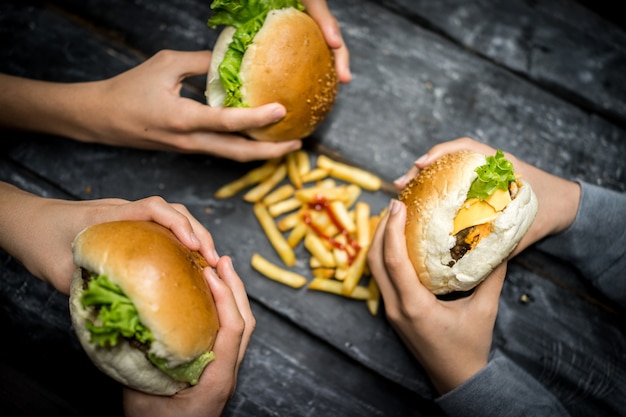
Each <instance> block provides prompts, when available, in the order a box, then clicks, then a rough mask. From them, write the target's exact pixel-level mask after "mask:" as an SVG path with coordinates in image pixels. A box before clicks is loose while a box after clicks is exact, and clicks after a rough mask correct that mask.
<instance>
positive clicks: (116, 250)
mask: <svg viewBox="0 0 626 417" xmlns="http://www.w3.org/2000/svg"><path fill="white" fill-rule="evenodd" d="M72 251H73V256H74V262H75V264H76V266H77V268H76V271H75V273H74V277H73V279H72V284H71V287H70V299H69V303H70V304H69V306H70V316H71V319H72V325H73V327H74V331H75V332H76V335H77V337H78V340H79V341H80V344H81V345H82V347H83V349H84V350H85V352H86V353H87V356H88V357H89V358H90V359H91V361H92V362H93V363H94V364H95V365H96V366H97V367H98V368H99V369H100V370H101V371H102V372H104V373H105V374H107V375H109V376H110V377H112V378H113V379H115V380H117V381H118V382H120V383H121V384H123V385H126V386H128V387H130V388H133V389H136V390H139V391H143V392H146V393H149V394H156V395H172V394H175V393H176V392H178V391H179V390H181V389H183V388H186V387H189V386H191V385H195V384H196V383H197V382H198V379H199V378H200V375H201V374H202V371H203V370H204V368H205V367H206V365H207V364H208V363H209V362H211V361H212V360H213V359H214V358H215V355H214V353H213V351H212V348H213V344H214V342H215V338H216V335H217V332H218V329H219V320H218V315H217V310H216V307H215V302H214V300H213V296H212V294H211V292H210V289H209V287H208V284H207V283H206V281H205V279H204V277H203V274H202V269H203V268H205V267H206V266H207V262H206V260H205V259H204V258H203V257H202V256H201V255H200V254H199V253H198V252H195V251H190V250H189V249H188V248H187V247H185V246H184V245H183V244H182V243H181V242H180V241H179V240H178V239H177V238H176V236H175V235H174V234H173V233H172V232H171V231H170V230H169V229H167V228H165V227H163V226H161V225H159V224H157V223H154V222H150V221H117V222H109V223H101V224H96V225H93V226H90V227H88V228H86V229H85V230H83V231H82V232H80V233H79V234H78V235H77V236H76V238H75V239H74V241H73V243H72Z"/></svg>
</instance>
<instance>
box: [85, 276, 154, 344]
mask: <svg viewBox="0 0 626 417" xmlns="http://www.w3.org/2000/svg"><path fill="white" fill-rule="evenodd" d="M81 303H82V305H83V307H90V306H91V307H95V308H98V317H97V320H96V322H97V323H98V324H94V323H90V322H87V330H89V332H91V341H92V342H93V343H96V344H97V345H99V346H102V347H106V346H116V345H117V343H118V341H119V338H120V337H126V338H135V339H137V340H138V341H140V342H141V343H145V344H147V345H150V343H151V342H152V341H153V340H154V338H153V336H152V333H151V332H150V330H149V329H148V328H147V327H146V326H144V325H143V324H142V323H141V321H139V315H138V314H137V309H136V308H135V306H134V305H133V303H132V302H131V301H130V299H128V297H126V296H125V295H124V293H123V292H122V290H121V289H120V287H118V286H117V285H115V284H112V283H111V282H110V281H109V279H108V278H107V277H106V276H105V275H99V276H98V277H94V278H92V279H91V280H90V281H89V285H88V287H87V289H86V290H85V291H84V292H83V297H82V299H81Z"/></svg>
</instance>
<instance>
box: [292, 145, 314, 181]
mask: <svg viewBox="0 0 626 417" xmlns="http://www.w3.org/2000/svg"><path fill="white" fill-rule="evenodd" d="M294 153H295V155H296V165H297V166H298V173H299V174H300V176H302V175H304V174H306V173H307V172H309V171H310V170H311V161H310V160H309V155H308V154H307V153H306V151H305V150H303V149H298V150H297V151H294Z"/></svg>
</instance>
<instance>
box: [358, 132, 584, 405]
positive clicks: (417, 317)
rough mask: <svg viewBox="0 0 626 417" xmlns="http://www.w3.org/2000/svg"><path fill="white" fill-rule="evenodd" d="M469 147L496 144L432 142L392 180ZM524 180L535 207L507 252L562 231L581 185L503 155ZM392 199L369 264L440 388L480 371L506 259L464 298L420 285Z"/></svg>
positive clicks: (484, 149) (392, 314) (486, 150)
mask: <svg viewBox="0 0 626 417" xmlns="http://www.w3.org/2000/svg"><path fill="white" fill-rule="evenodd" d="M461 150H472V151H475V152H479V153H482V154H483V155H495V154H496V150H495V149H493V148H491V147H489V146H487V145H484V144H482V143H479V142H476V141H474V140H472V139H469V138H461V139H457V140H454V141H450V142H445V143H442V144H439V145H436V146H435V147H433V148H432V149H430V150H429V151H428V153H426V154H425V155H424V156H423V157H421V158H419V159H418V160H417V161H416V162H415V166H413V167H412V168H411V169H410V170H409V171H408V172H407V173H406V174H405V175H403V176H402V177H400V178H399V179H398V180H396V182H395V185H396V187H397V188H398V189H400V190H401V189H404V188H405V187H406V186H407V184H408V183H409V182H410V181H411V180H412V179H413V177H414V176H415V175H416V174H418V173H419V172H421V171H423V170H426V168H427V167H428V166H430V165H432V164H433V162H434V161H436V160H439V159H440V158H441V157H443V156H444V155H447V154H451V153H455V152H458V151H461ZM505 156H506V159H507V160H508V161H509V162H511V163H512V164H513V166H514V171H515V172H516V173H518V174H521V175H522V177H521V178H523V179H525V180H526V181H527V182H528V184H530V185H531V186H532V188H533V190H534V192H535V194H536V196H537V200H538V201H539V209H538V211H537V214H536V217H535V220H534V222H532V225H531V227H530V229H529V230H528V231H527V232H526V234H525V235H524V237H523V238H522V239H521V240H520V242H519V243H518V244H517V246H516V248H515V249H514V250H513V252H512V253H511V254H510V255H509V256H513V255H514V254H516V253H518V252H520V251H521V250H523V249H525V248H526V247H528V246H529V245H531V244H533V243H535V242H536V241H538V240H539V239H542V238H543V237H545V236H547V235H549V234H555V233H559V232H562V231H564V230H565V229H567V228H568V227H569V226H570V225H571V224H572V223H573V221H574V219H575V217H576V214H577V210H578V202H579V199H580V189H579V186H578V185H577V184H576V183H573V182H571V181H567V180H565V179H562V178H559V177H556V176H554V175H552V174H549V173H547V172H544V171H542V170H540V169H538V168H535V167H533V166H531V165H529V164H526V163H524V162H523V161H520V160H519V159H517V158H515V157H514V156H513V155H510V154H505ZM409 209H410V208H409V207H408V206H407V205H405V204H403V203H402V202H400V201H398V200H396V199H393V200H392V202H391V204H390V208H389V212H388V214H387V215H386V216H384V217H383V219H382V220H381V222H380V224H379V226H378V227H377V229H376V232H375V235H374V238H373V241H372V245H371V248H370V250H369V252H368V265H369V267H370V269H371V271H372V274H373V276H374V277H375V279H376V281H377V283H378V285H379V287H380V291H381V295H382V297H383V299H384V303H385V313H386V315H387V318H388V319H389V321H390V323H391V325H392V326H393V327H394V329H395V330H396V331H397V332H398V334H399V335H400V337H401V338H402V340H403V342H404V343H405V344H406V345H407V347H408V348H409V350H410V351H411V352H412V353H413V355H414V356H415V357H416V359H418V361H419V362H420V363H421V364H422V365H423V367H424V369H425V370H426V372H427V373H428V375H429V377H430V379H431V381H432V382H433V385H434V387H435V389H436V390H437V391H438V392H439V393H440V394H443V393H446V392H448V391H450V390H453V389H454V388H456V387H458V386H459V385H461V384H463V383H465V382H466V381H468V380H469V379H470V378H471V377H472V376H474V375H475V374H476V373H478V372H479V371H480V370H481V369H483V368H484V367H485V366H486V365H487V363H488V358H489V352H490V350H491V342H492V337H493V327H494V324H495V320H496V315H497V311H498V302H499V299H500V292H501V289H502V286H503V284H504V278H505V274H506V259H505V261H504V262H503V263H501V264H500V265H498V266H497V267H495V269H494V270H493V271H492V272H491V273H490V274H489V275H488V276H487V278H485V279H484V280H483V281H482V283H480V285H477V286H476V287H475V288H474V290H473V291H472V292H471V293H470V294H469V295H467V296H465V297H461V298H455V299H453V300H447V301H444V300H442V299H440V298H439V297H437V295H435V294H433V292H432V291H431V290H430V289H429V288H427V287H426V286H425V285H424V284H422V282H421V280H420V279H418V276H417V272H416V269H415V268H414V266H413V263H412V262H411V260H410V259H409V249H408V248H407V243H408V239H407V238H406V235H405V229H406V223H407V218H408V210H409Z"/></svg>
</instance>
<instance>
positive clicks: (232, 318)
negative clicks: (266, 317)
mask: <svg viewBox="0 0 626 417" xmlns="http://www.w3.org/2000/svg"><path fill="white" fill-rule="evenodd" d="M203 273H204V277H205V279H206V280H207V282H208V284H209V287H210V289H211V293H212V294H213V298H214V299H215V306H216V308H217V313H218V316H219V321H220V330H219V332H218V333H217V338H216V339H215V344H214V345H213V351H214V352H215V356H216V358H219V360H215V361H213V362H211V363H210V364H209V367H208V368H207V369H206V370H205V372H204V373H203V374H202V377H203V378H205V379H209V380H210V382H211V383H215V382H216V381H215V378H219V379H222V378H226V379H230V378H232V377H233V375H236V373H237V368H238V364H239V357H240V349H241V341H242V335H243V330H244V326H245V323H244V319H243V317H242V316H241V314H240V313H239V308H238V306H237V302H236V300H235V296H234V295H233V293H232V291H231V289H230V288H229V287H228V285H227V284H226V282H224V281H223V280H221V279H220V277H219V276H218V274H217V272H215V270H214V269H213V268H204V271H203ZM205 374H207V375H205Z"/></svg>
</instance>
